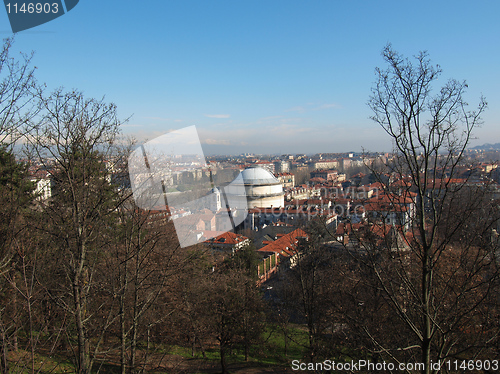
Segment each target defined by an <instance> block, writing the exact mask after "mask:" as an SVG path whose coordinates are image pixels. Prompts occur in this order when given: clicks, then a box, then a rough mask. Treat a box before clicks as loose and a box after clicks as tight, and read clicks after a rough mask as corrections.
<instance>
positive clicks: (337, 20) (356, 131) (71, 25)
mask: <svg viewBox="0 0 500 374" xmlns="http://www.w3.org/2000/svg"><path fill="white" fill-rule="evenodd" d="M498 14H500V2H498V1H494V0H492V1H478V2H472V1H470V0H469V1H418V2H417V1H412V2H410V1H401V0H400V1H382V0H380V1H368V0H367V1H345V0H344V1H333V0H310V1H306V0H300V1H294V0H265V1H264V0H231V1H218V0H142V1H139V0H134V1H132V0H100V1H98V0H80V3H79V4H78V5H77V6H76V7H75V8H74V9H73V10H72V11H70V12H69V13H67V14H66V15H64V16H62V17H59V18H58V19H56V20H54V21H51V22H49V23H47V24H44V25H41V26H38V27H36V28H34V29H30V30H26V31H23V32H20V33H18V34H17V36H16V41H15V49H16V50H19V51H24V52H30V51H32V50H33V51H34V52H35V57H34V64H35V65H36V66H37V68H38V69H37V78H38V80H39V81H41V82H45V83H46V84H47V85H48V87H49V88H52V89H53V88H56V87H60V86H64V87H66V88H67V89H78V90H81V91H83V92H84V93H85V94H86V95H87V96H89V97H98V98H100V97H102V96H105V98H106V100H107V101H111V102H114V103H116V104H117V105H118V110H119V114H120V116H121V118H128V117H130V119H129V121H128V122H127V123H126V124H125V125H124V126H123V131H124V133H126V134H130V135H133V136H135V137H136V138H138V139H140V140H143V139H151V138H154V137H155V136H158V135H160V134H163V133H165V132H167V131H169V130H173V129H179V128H182V127H186V126H191V125H196V126H197V128H198V132H199V135H200V138H201V141H202V143H203V147H204V150H205V152H206V153H208V154H214V153H215V154H232V153H242V152H253V153H317V152H344V151H361V150H362V148H363V149H365V150H368V151H383V150H386V151H389V150H391V142H390V139H389V138H388V137H387V135H386V134H385V133H384V132H383V130H381V129H380V128H379V127H377V125H376V124H375V123H374V122H372V121H371V120H370V119H369V116H370V115H371V112H370V109H369V108H368V106H367V105H366V103H367V101H368V98H369V95H370V88H371V87H372V86H373V82H374V81H375V78H376V77H375V73H374V69H375V67H377V66H380V67H383V66H384V65H383V61H382V58H381V55H380V52H381V50H382V48H383V47H384V45H386V44H387V43H388V42H390V43H392V45H393V47H394V48H395V49H396V50H398V51H399V52H401V53H402V54H404V55H406V56H412V55H414V54H417V53H418V52H419V51H420V50H427V51H428V52H429V55H430V57H431V59H432V61H433V62H434V63H438V64H439V65H441V67H442V69H443V75H442V76H441V77H440V79H439V81H438V83H442V84H444V82H445V81H446V79H448V78H456V79H459V80H463V79H465V80H467V83H468V85H469V91H468V92H467V95H466V98H467V100H468V102H469V103H470V104H471V106H472V105H475V104H477V103H478V101H479V96H480V95H481V94H483V95H484V96H485V97H486V99H487V101H488V103H489V109H488V110H487V112H486V113H485V115H484V116H483V118H484V121H485V123H484V125H483V126H482V127H481V128H479V129H478V130H477V131H476V132H475V136H476V137H477V138H478V139H476V140H473V142H472V145H477V144H483V143H495V142H500V126H499V124H500V123H499V122H500V120H499V119H500V116H499V115H500V50H499V48H500V42H499V37H500V26H499V23H498V19H497V18H498ZM11 34H12V33H11V30H10V26H9V24H8V19H7V14H6V12H5V11H3V10H1V11H0V35H1V36H2V37H8V36H10V35H11ZM437 88H438V87H436V89H437Z"/></svg>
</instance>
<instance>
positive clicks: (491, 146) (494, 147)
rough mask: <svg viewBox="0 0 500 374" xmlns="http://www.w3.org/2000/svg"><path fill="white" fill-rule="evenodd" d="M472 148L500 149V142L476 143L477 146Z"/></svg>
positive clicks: (484, 149)
mask: <svg viewBox="0 0 500 374" xmlns="http://www.w3.org/2000/svg"><path fill="white" fill-rule="evenodd" d="M471 149H477V150H481V151H495V150H500V143H495V144H490V143H486V144H483V145H476V146H475V147H472V148H471Z"/></svg>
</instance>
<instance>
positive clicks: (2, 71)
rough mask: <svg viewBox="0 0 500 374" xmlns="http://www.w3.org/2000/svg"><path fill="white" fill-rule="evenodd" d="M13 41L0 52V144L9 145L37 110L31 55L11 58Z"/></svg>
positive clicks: (23, 133) (25, 129) (20, 134)
mask: <svg viewBox="0 0 500 374" xmlns="http://www.w3.org/2000/svg"><path fill="white" fill-rule="evenodd" d="M12 44H13V38H9V39H5V40H4V44H3V46H2V49H1V50H0V143H1V144H8V145H11V144H13V143H15V142H16V141H17V140H18V139H19V138H20V137H21V136H23V135H26V131H27V130H28V128H27V124H28V123H29V121H30V120H31V119H32V118H33V116H34V115H35V114H36V113H37V111H38V100H37V98H36V95H35V93H36V81H35V78H34V71H35V67H33V66H32V65H31V59H32V57H33V55H32V54H31V55H22V60H21V61H19V60H16V59H14V58H13V57H12V56H11V52H12V51H11V49H12Z"/></svg>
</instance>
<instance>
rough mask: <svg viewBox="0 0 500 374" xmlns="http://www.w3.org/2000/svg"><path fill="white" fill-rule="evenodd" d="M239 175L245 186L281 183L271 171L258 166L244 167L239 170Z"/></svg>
mask: <svg viewBox="0 0 500 374" xmlns="http://www.w3.org/2000/svg"><path fill="white" fill-rule="evenodd" d="M241 177H242V178H243V182H244V183H245V185H246V186H255V185H266V184H269V185H274V184H281V182H280V181H279V180H278V179H277V178H276V177H275V176H274V175H272V174H271V172H269V171H268V170H266V169H263V168H260V167H249V168H246V169H245V170H243V171H242V172H241Z"/></svg>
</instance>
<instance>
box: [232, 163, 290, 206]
mask: <svg viewBox="0 0 500 374" xmlns="http://www.w3.org/2000/svg"><path fill="white" fill-rule="evenodd" d="M242 185H243V186H244V188H242V187H243V186H242ZM226 191H227V193H228V194H229V195H231V196H232V198H236V199H243V200H245V201H246V202H247V204H248V207H249V208H266V207H282V206H284V205H285V200H284V192H283V184H282V183H281V182H280V181H279V180H278V179H277V178H276V177H275V176H274V175H273V174H272V173H271V172H269V171H268V170H266V169H263V168H260V167H249V168H247V169H245V170H243V171H242V172H241V173H240V175H238V178H236V179H235V180H234V181H233V182H232V183H231V184H230V185H229V186H227V189H226ZM243 191H244V193H242V192H243Z"/></svg>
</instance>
